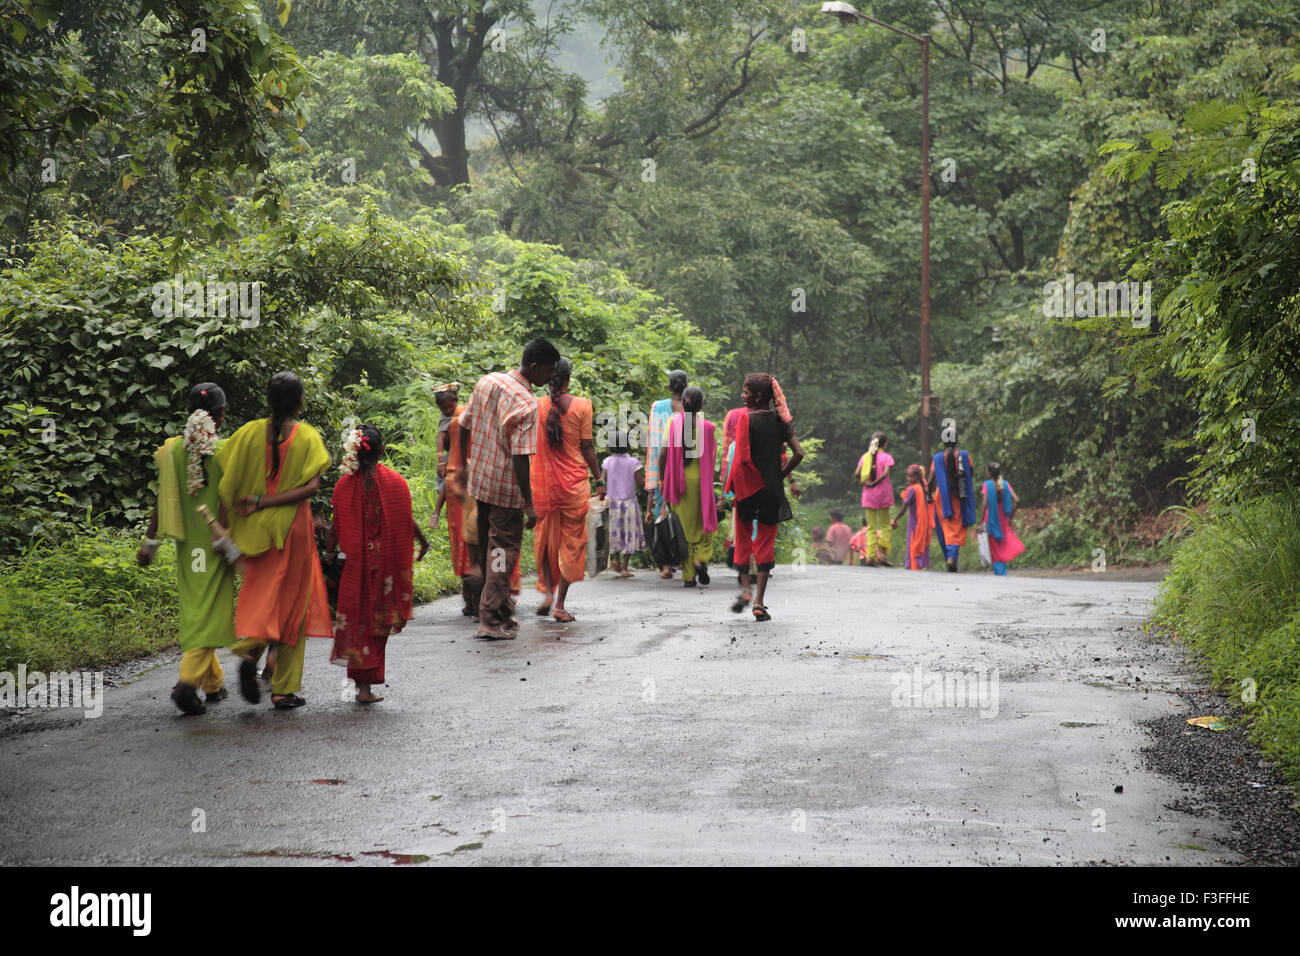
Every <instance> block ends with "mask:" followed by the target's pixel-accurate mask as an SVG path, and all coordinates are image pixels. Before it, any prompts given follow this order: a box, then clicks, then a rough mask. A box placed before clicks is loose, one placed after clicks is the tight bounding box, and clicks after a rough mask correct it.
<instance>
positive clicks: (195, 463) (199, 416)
mask: <svg viewBox="0 0 1300 956" xmlns="http://www.w3.org/2000/svg"><path fill="white" fill-rule="evenodd" d="M181 441H182V442H183V444H184V446H185V451H186V452H187V453H188V455H189V458H188V460H187V461H186V463H185V473H186V475H187V476H188V478H189V480H188V481H187V482H186V487H188V488H189V492H190V494H192V495H197V494H198V493H199V489H201V488H202V487H203V486H204V485H205V484H206V483H207V481H206V479H205V477H204V474H203V459H204V458H207V457H208V456H209V455H211V454H213V453H214V452H215V451H216V450H217V426H216V423H215V422H213V421H212V416H211V415H209V414H208V413H207V412H205V411H204V410H203V409H201V408H200V409H198V410H196V411H195V412H194V413H193V414H191V415H190V417H189V419H188V420H187V421H186V422H185V432H184V436H183V438H182V439H181Z"/></svg>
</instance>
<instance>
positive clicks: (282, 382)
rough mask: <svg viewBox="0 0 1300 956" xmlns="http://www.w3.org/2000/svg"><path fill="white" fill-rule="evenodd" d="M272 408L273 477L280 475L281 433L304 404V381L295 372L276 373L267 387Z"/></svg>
mask: <svg viewBox="0 0 1300 956" xmlns="http://www.w3.org/2000/svg"><path fill="white" fill-rule="evenodd" d="M266 401H267V404H268V405H270V406H271V477H272V478H274V477H275V476H276V475H278V474H279V473H280V431H281V429H283V428H284V423H285V422H286V421H288V420H289V417H290V416H291V415H293V414H294V413H295V412H297V411H298V406H299V404H300V403H301V402H302V379H300V378H299V377H298V376H297V375H295V374H294V373H293V372H276V373H275V374H274V375H272V376H271V384H269V385H268V386H267V387H266Z"/></svg>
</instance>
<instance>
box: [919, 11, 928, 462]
mask: <svg viewBox="0 0 1300 956" xmlns="http://www.w3.org/2000/svg"><path fill="white" fill-rule="evenodd" d="M921 460H922V461H927V462H928V461H929V460H930V34H928V33H923V34H921Z"/></svg>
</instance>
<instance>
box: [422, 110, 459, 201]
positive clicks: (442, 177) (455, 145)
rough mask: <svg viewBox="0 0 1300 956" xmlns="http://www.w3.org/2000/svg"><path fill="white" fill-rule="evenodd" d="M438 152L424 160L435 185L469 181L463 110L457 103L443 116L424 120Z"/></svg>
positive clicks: (450, 184) (454, 184)
mask: <svg viewBox="0 0 1300 956" xmlns="http://www.w3.org/2000/svg"><path fill="white" fill-rule="evenodd" d="M426 122H427V123H428V126H429V128H430V129H431V130H433V135H434V137H435V138H436V139H437V140H438V147H439V149H440V150H441V153H442V155H440V156H437V157H434V158H433V159H432V160H431V161H430V162H426V163H425V164H424V166H425V168H426V169H428V170H429V172H430V173H432V174H433V179H434V182H436V183H437V184H438V185H439V186H459V185H461V184H462V183H464V184H468V183H469V150H468V149H466V147H465V110H464V109H462V108H461V107H460V106H457V107H456V108H455V109H454V110H451V111H450V112H448V113H446V114H445V115H443V116H431V117H429V119H428V120H427V121H426Z"/></svg>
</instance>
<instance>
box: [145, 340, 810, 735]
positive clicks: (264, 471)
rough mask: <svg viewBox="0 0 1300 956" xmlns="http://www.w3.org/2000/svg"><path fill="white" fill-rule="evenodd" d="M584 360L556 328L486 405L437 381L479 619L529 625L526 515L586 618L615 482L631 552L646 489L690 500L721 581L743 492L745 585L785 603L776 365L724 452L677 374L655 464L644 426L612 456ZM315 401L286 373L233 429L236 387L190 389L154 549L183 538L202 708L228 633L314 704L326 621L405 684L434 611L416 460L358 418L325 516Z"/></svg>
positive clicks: (664, 505) (786, 440) (483, 394)
mask: <svg viewBox="0 0 1300 956" xmlns="http://www.w3.org/2000/svg"><path fill="white" fill-rule="evenodd" d="M571 375H572V366H571V364H570V362H569V361H568V360H567V359H564V358H562V357H561V356H560V354H559V351H558V350H557V349H556V348H555V346H553V345H552V344H551V343H549V342H546V341H544V340H541V339H538V340H534V341H532V342H530V343H528V345H527V346H526V347H525V348H524V350H523V355H522V358H521V361H520V364H519V367H518V368H515V369H511V370H510V371H506V372H496V373H491V374H488V375H485V376H483V377H482V378H480V379H479V380H478V382H477V383H476V384H475V385H474V388H473V391H472V393H471V395H470V397H469V400H468V401H466V402H465V403H464V404H462V403H461V401H460V385H459V383H456V382H451V383H447V384H446V385H440V386H438V387H436V388H435V389H434V398H435V401H436V402H437V404H438V407H439V411H440V419H439V428H438V438H437V442H438V454H439V457H438V460H439V465H438V502H437V508H436V511H435V514H434V515H433V517H432V518H431V519H430V524H431V525H432V526H433V527H435V528H436V527H437V524H438V520H439V517H440V515H441V512H442V509H443V507H444V505H445V506H446V509H447V521H446V523H447V530H448V535H449V538H450V544H451V557H452V564H453V569H454V570H455V573H456V574H457V575H459V576H460V578H461V581H462V596H463V598H464V608H463V613H465V614H466V615H467V616H471V617H473V618H474V619H475V620H476V623H477V630H476V636H477V637H479V638H482V639H485V640H510V639H513V638H514V637H515V636H516V634H517V633H518V630H519V624H518V620H517V618H516V610H517V608H518V596H519V574H520V571H519V558H520V551H521V548H522V544H523V532H524V529H525V528H533V529H534V534H533V548H534V556H535V558H536V565H537V573H538V584H537V588H538V590H539V591H540V592H541V594H542V598H541V601H540V603H539V604H538V606H537V607H536V609H535V612H536V614H538V615H550V616H552V617H553V618H554V619H555V620H556V621H560V622H571V621H573V620H575V616H574V615H573V613H572V612H571V611H570V610H569V609H568V607H567V606H566V602H567V601H568V599H569V594H570V588H571V587H572V585H573V584H574V583H575V582H577V581H580V580H582V578H583V577H584V576H585V569H586V556H587V537H588V530H587V529H588V513H589V511H590V509H591V506H592V501H593V498H594V499H596V500H597V501H599V500H600V499H602V498H603V499H604V501H605V506H606V507H607V508H608V512H609V516H610V523H609V532H610V544H611V550H612V551H613V553H614V556H615V559H614V567H615V570H616V571H617V572H618V573H619V574H620V575H622V576H624V577H629V576H631V574H632V571H631V569H630V567H629V561H628V559H629V557H630V556H631V555H632V554H635V553H636V552H637V551H640V550H641V549H642V548H644V547H645V533H644V529H643V527H642V522H641V511H640V508H639V507H638V505H637V499H636V495H637V492H638V489H639V487H642V486H644V487H645V488H646V490H647V491H648V492H649V493H650V495H651V499H652V501H651V506H650V507H649V509H648V517H649V518H650V519H652V520H653V519H654V518H656V517H662V516H663V514H664V509H670V510H671V512H672V513H673V515H675V516H676V518H677V520H678V521H679V522H680V524H681V527H682V528H683V530H684V532H685V536H686V540H687V542H688V553H687V554H686V556H685V559H684V561H683V575H684V578H685V581H686V583H687V584H688V585H690V586H696V585H697V584H701V585H706V584H708V583H709V573H708V566H709V562H710V560H711V557H712V550H713V534H714V532H715V531H716V530H717V527H718V523H719V519H718V514H719V511H722V510H726V507H727V504H726V503H724V499H725V502H732V501H734V502H735V506H734V509H733V511H734V514H733V521H732V528H733V530H732V532H731V533H730V534H729V536H728V541H732V540H734V542H735V545H734V557H733V558H732V560H730V561H729V563H731V564H732V566H733V567H735V568H736V569H737V571H738V572H739V582H740V586H741V590H740V594H739V596H738V597H737V598H736V600H735V601H734V602H733V604H732V609H733V610H734V611H737V612H739V611H742V610H744V608H745V607H746V606H748V605H749V604H750V603H751V602H753V603H754V609H753V613H754V616H755V619H757V620H770V614H769V613H768V611H767V609H766V606H765V605H764V603H763V602H764V595H765V590H766V587H767V578H768V574H769V573H770V571H771V568H772V566H773V564H774V563H775V555H774V541H775V536H776V525H777V523H778V522H780V521H784V520H788V519H789V517H790V507H789V503H788V501H787V500H786V498H785V493H784V488H783V486H784V479H785V478H786V477H787V476H788V475H789V473H790V472H791V471H792V470H793V469H794V468H795V467H797V466H798V464H799V461H800V459H801V458H802V457H803V453H802V450H801V449H800V448H799V444H798V439H797V438H796V437H795V435H794V431H793V427H792V425H791V421H792V416H791V415H790V413H789V409H788V408H787V407H786V405H785V400H784V397H783V396H782V395H781V393H780V386H779V384H778V383H777V382H776V381H775V380H774V379H772V378H771V377H770V376H767V375H763V374H755V375H751V376H749V377H748V378H746V380H745V383H744V386H743V388H742V391H741V398H742V401H743V402H744V406H743V407H742V408H738V409H735V410H733V412H732V413H731V414H729V415H728V417H727V425H726V429H725V434H726V436H727V455H726V459H725V468H724V463H723V461H722V460H721V459H720V458H719V450H718V447H717V440H716V429H715V427H714V425H713V424H712V423H711V422H709V421H708V420H707V419H706V418H705V417H704V416H703V414H702V408H703V403H704V395H703V393H702V392H701V391H700V389H698V388H692V387H689V386H688V385H687V381H686V375H685V373H684V372H673V373H672V374H671V375H670V377H669V388H670V391H671V392H672V395H671V397H670V398H668V399H666V400H665V401H664V402H662V403H658V404H656V407H655V410H654V415H653V416H652V418H653V419H654V427H652V433H651V435H650V441H649V448H648V452H647V458H646V464H645V468H646V471H647V472H648V475H647V480H644V481H643V480H642V479H641V476H640V472H641V470H642V465H641V462H639V461H638V460H637V459H635V458H633V457H632V455H631V453H630V451H631V449H630V447H629V439H628V436H627V435H620V436H619V438H618V440H617V441H616V442H615V445H614V447H613V448H612V449H611V454H609V455H608V456H607V457H606V459H605V461H604V462H603V463H602V462H598V460H597V457H596V449H595V443H594V439H593V433H592V426H593V409H592V403H591V401H590V400H589V399H586V398H582V397H580V396H576V395H573V394H570V392H569V383H570V378H571ZM541 387H545V388H546V389H547V394H546V395H545V396H543V397H542V398H540V399H538V398H537V397H535V396H534V393H533V390H534V389H535V388H541ZM304 401H305V396H304V389H303V383H302V381H301V379H300V378H299V377H298V376H297V375H295V374H294V373H292V372H279V373H277V374H276V375H274V376H272V378H271V380H270V383H269V384H268V387H267V406H268V414H267V415H266V416H265V417H263V418H259V419H257V420H255V421H251V422H248V423H247V424H245V425H243V426H242V427H240V428H239V429H238V430H237V431H235V433H234V434H233V435H232V436H231V437H230V438H228V439H226V440H225V441H221V440H220V439H219V437H218V434H219V432H220V430H221V428H222V426H223V425H224V424H225V415H226V396H225V392H224V390H223V389H222V388H221V387H220V386H219V385H218V384H216V383H214V382H204V383H202V384H200V385H197V386H195V387H194V388H193V389H192V391H191V393H190V395H189V401H188V411H187V418H186V422H185V426H184V430H183V432H182V434H181V435H179V436H177V437H175V438H171V439H169V440H168V441H167V442H165V443H164V444H163V445H162V446H161V447H160V448H159V449H158V450H157V451H156V452H155V455H154V459H155V463H156V465H157V469H158V496H157V503H156V506H155V508H154V512H153V515H152V516H151V518H150V521H149V526H148V530H147V532H146V535H145V539H144V541H143V543H142V544H141V546H140V549H139V551H138V553H137V560H138V561H139V563H140V564H141V565H147V564H149V563H150V562H151V561H152V560H153V558H154V555H155V553H156V551H157V549H158V547H159V546H160V543H161V542H160V540H159V538H161V537H169V538H172V539H174V540H175V541H176V547H177V563H176V565H177V571H176V574H177V592H178V597H179V604H180V634H179V641H180V646H181V650H182V657H181V666H180V680H179V681H178V682H177V684H176V685H175V687H174V688H173V690H172V699H173V701H174V702H175V703H176V705H177V706H178V707H179V708H180V709H181V710H182V711H183V712H184V713H187V714H199V713H203V712H204V710H205V709H206V706H205V705H206V704H209V703H213V702H216V701H219V700H223V699H225V698H226V697H227V696H228V692H227V689H226V687H225V674H224V672H223V669H222V667H221V663H220V661H219V660H218V657H217V650H218V649H220V648H223V647H228V648H230V649H231V651H232V652H233V654H234V655H235V658H236V660H237V661H238V669H239V689H240V693H241V694H242V695H243V697H244V698H245V699H246V700H248V701H249V702H250V703H257V702H259V701H260V699H261V685H260V683H259V672H258V665H259V663H261V658H262V656H263V654H266V656H267V666H266V669H265V670H263V671H262V673H261V679H262V680H269V681H270V690H271V702H272V705H273V706H274V707H275V708H276V709H292V708H296V707H301V706H302V705H303V704H305V703H306V701H305V700H304V699H303V697H302V696H301V695H300V694H299V691H300V690H301V688H302V673H303V660H304V654H305V650H306V644H307V639H308V638H313V637H316V638H329V639H331V640H332V641H333V646H332V651H331V654H330V659H331V661H332V662H333V663H335V664H338V665H340V666H344V667H346V668H347V676H348V678H349V679H350V680H351V681H352V683H353V684H355V688H356V697H355V699H356V701H357V702H358V703H361V704H372V703H376V702H378V701H380V700H382V699H383V698H382V697H380V696H378V695H377V694H375V693H374V687H375V686H376V685H379V684H383V683H384V682H385V673H384V670H385V655H386V649H387V641H388V638H389V637H390V636H392V635H393V634H396V633H398V632H400V631H401V630H402V629H403V627H404V626H405V624H406V622H407V621H409V620H410V619H411V617H412V598H413V593H414V584H413V564H414V562H415V561H419V560H421V559H423V557H424V555H425V553H426V552H427V550H428V548H429V542H428V540H427V539H426V537H425V535H424V533H423V531H422V530H421V529H420V527H418V526H417V525H416V523H415V521H414V518H413V512H412V507H411V493H410V489H409V487H408V485H407V483H406V481H405V479H403V478H402V476H401V475H399V474H398V473H397V472H396V471H394V470H392V469H391V468H389V467H387V466H386V465H384V464H383V463H382V462H381V461H380V459H381V458H382V457H383V455H384V439H383V435H382V434H381V433H380V431H379V429H378V428H376V427H375V426H374V425H371V424H362V425H360V426H358V427H356V428H352V429H349V430H347V431H346V433H345V436H344V441H343V448H342V461H341V464H340V466H339V469H340V472H341V476H340V477H339V479H338V481H337V482H336V483H335V485H334V489H333V492H332V499H331V503H332V509H333V519H332V521H326V520H324V519H323V518H321V517H320V516H316V515H314V514H313V512H312V506H311V499H312V497H313V496H314V495H316V494H317V492H318V491H319V490H320V487H321V480H322V477H323V476H324V475H325V473H326V472H327V470H328V469H329V466H330V462H331V456H330V452H329V450H328V449H327V448H326V446H325V443H324V441H323V440H322V439H321V436H320V434H319V433H318V432H317V431H316V430H315V429H314V428H312V426H311V425H309V424H307V423H306V422H303V421H300V420H299V416H300V415H301V414H302V409H303V404H304ZM787 445H788V446H789V448H790V449H791V452H792V454H790V455H789V456H786V455H785V454H784V449H785V447H786V446H787ZM720 480H721V482H722V484H723V492H722V493H721V494H719V493H718V492H717V487H718V483H719V481H720ZM593 482H594V483H595V484H594V489H593V485H592V483H593ZM593 490H594V494H593ZM736 528H740V529H742V530H743V533H740V534H736V533H735V529H736ZM321 539H323V541H322V540H321ZM417 542H418V544H419V550H418V553H416V552H415V549H416V543H417ZM320 544H323V550H324V552H325V556H326V564H325V566H324V567H325V568H331V569H336V568H338V567H339V566H340V565H341V568H342V571H341V573H340V574H338V575H337V576H336V577H335V576H331V577H330V578H329V579H328V581H327V577H326V574H325V572H324V569H323V566H322V562H321V554H320V552H319V551H318V545H320ZM729 553H730V552H729ZM751 561H752V562H753V563H754V565H755V568H756V572H757V591H756V592H755V591H754V590H753V589H752V588H751V586H750V575H749V567H750V563H751ZM664 570H665V571H666V576H668V577H671V576H672V573H673V571H672V569H671V568H666V569H664ZM236 575H239V576H240V577H241V578H242V581H241V582H240V586H239V588H238V597H237V598H236V587H235V583H236ZM334 580H337V586H336V589H333V590H332V589H331V587H330V582H333V581H334ZM331 598H332V599H333V600H332V601H331ZM331 604H333V606H331ZM200 695H202V696H200Z"/></svg>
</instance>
